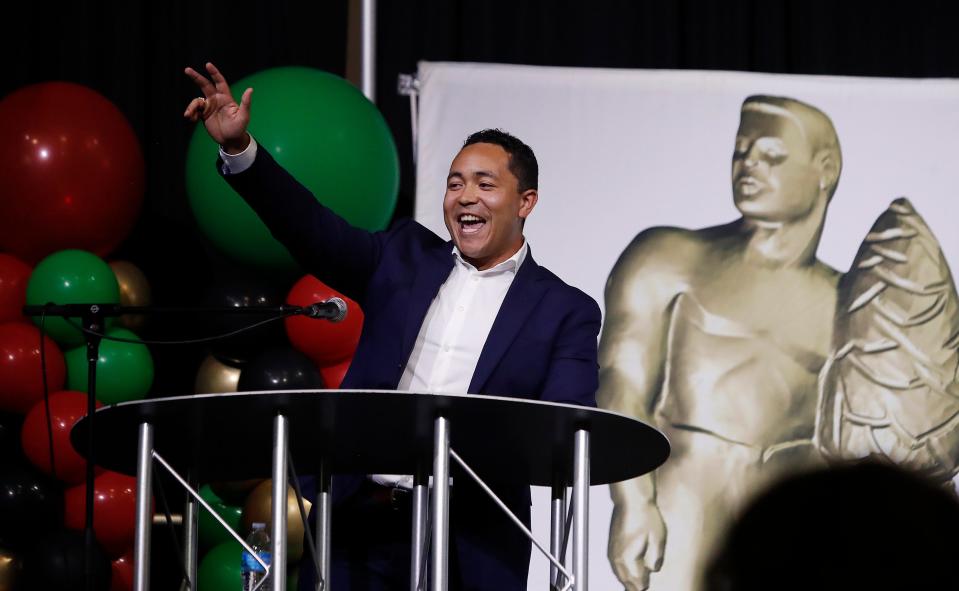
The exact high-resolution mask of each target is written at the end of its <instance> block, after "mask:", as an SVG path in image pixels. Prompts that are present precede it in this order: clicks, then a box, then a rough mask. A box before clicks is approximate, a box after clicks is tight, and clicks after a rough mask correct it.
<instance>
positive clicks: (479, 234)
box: [443, 143, 537, 270]
mask: <svg viewBox="0 0 959 591" xmlns="http://www.w3.org/2000/svg"><path fill="white" fill-rule="evenodd" d="M509 164H510V157H509V154H508V153H507V152H506V150H504V149H503V148H502V147H500V146H498V145H496V144H488V143H476V144H470V145H468V146H466V147H464V148H463V149H462V150H460V152H459V154H457V155H456V158H454V159H453V163H452V164H451V165H450V172H449V176H448V177H447V179H446V196H445V197H444V199H443V217H444V219H445V220H446V228H447V229H448V230H449V232H450V236H451V237H452V239H453V243H454V244H456V247H457V248H458V249H459V251H460V254H461V255H462V256H463V258H464V259H465V260H466V261H468V262H470V263H471V264H472V265H473V266H475V267H476V268H477V269H480V270H483V269H489V268H490V267H493V266H495V265H496V264H498V263H501V262H502V261H505V260H506V259H508V258H510V257H511V256H513V254H514V253H515V252H516V251H517V250H519V248H520V247H521V246H522V245H523V220H525V219H526V217H527V216H528V215H529V214H530V212H531V211H532V210H533V206H535V205H536V199H537V193H536V190H535V189H528V190H526V191H520V190H519V180H518V179H517V178H516V176H515V175H514V174H513V173H512V171H510V168H509Z"/></svg>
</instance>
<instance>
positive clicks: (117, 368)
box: [63, 328, 153, 404]
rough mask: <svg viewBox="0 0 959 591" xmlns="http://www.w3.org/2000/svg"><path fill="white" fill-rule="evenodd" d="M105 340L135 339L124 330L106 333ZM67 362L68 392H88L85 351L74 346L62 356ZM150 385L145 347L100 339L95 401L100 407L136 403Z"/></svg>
mask: <svg viewBox="0 0 959 591" xmlns="http://www.w3.org/2000/svg"><path fill="white" fill-rule="evenodd" d="M106 336H108V337H118V338H121V339H134V340H138V339H139V337H137V335H135V334H134V333H133V332H131V331H129V330H127V329H125V328H117V329H115V330H109V331H107V333H106ZM63 358H64V360H66V362H67V389H68V390H79V391H80V392H86V391H87V349H86V347H85V346H84V347H77V348H75V349H70V350H69V351H67V352H66V353H65V354H64V355H63ZM152 385H153V357H152V356H151V355H150V350H149V349H147V346H146V345H143V344H140V343H125V342H120V341H112V340H109V339H103V340H102V341H101V342H100V359H99V360H98V361H97V382H96V389H97V391H96V398H97V400H99V401H100V402H102V403H103V404H116V403H118V402H125V401H127V400H139V399H141V398H143V397H145V396H146V395H147V392H149V391H150V386H152Z"/></svg>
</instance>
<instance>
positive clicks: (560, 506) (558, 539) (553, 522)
mask: <svg viewBox="0 0 959 591" xmlns="http://www.w3.org/2000/svg"><path fill="white" fill-rule="evenodd" d="M565 533H566V487H565V486H559V485H554V486H553V500H552V502H551V503H550V515H549V553H550V554H552V555H553V556H559V555H560V554H561V553H562V552H563V536H564V534H565ZM549 584H550V589H552V588H554V587H559V569H558V568H556V565H555V564H552V563H550V565H549Z"/></svg>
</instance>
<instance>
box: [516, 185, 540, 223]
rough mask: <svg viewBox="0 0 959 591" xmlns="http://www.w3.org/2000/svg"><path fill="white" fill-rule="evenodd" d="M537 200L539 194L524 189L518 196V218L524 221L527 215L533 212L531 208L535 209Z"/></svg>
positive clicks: (532, 190)
mask: <svg viewBox="0 0 959 591" xmlns="http://www.w3.org/2000/svg"><path fill="white" fill-rule="evenodd" d="M538 200H539V192H538V191H537V190H536V189H526V190H525V191H523V193H522V194H521V195H520V196H519V217H521V218H522V219H524V220H525V219H526V218H527V217H529V214H530V213H532V212H533V208H534V207H536V202H537V201H538Z"/></svg>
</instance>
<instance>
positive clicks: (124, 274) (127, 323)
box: [110, 261, 151, 331]
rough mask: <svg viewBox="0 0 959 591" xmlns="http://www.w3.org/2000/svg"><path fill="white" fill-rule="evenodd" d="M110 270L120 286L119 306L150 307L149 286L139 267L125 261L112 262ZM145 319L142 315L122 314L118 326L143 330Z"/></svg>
mask: <svg viewBox="0 0 959 591" xmlns="http://www.w3.org/2000/svg"><path fill="white" fill-rule="evenodd" d="M110 268H111V269H113V274H114V275H116V276H117V283H118V284H119V285H120V305H121V306H149V305H150V301H151V298H150V284H149V283H148V282H147V278H146V275H144V274H143V271H141V270H140V268H139V267H137V266H136V265H134V264H133V263H130V262H127V261H113V262H112V263H110ZM146 319H147V317H146V316H145V315H143V314H124V315H123V316H121V317H120V319H119V324H121V325H122V326H124V327H126V328H129V329H130V330H134V331H135V330H137V329H140V328H143V325H144V324H146Z"/></svg>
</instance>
